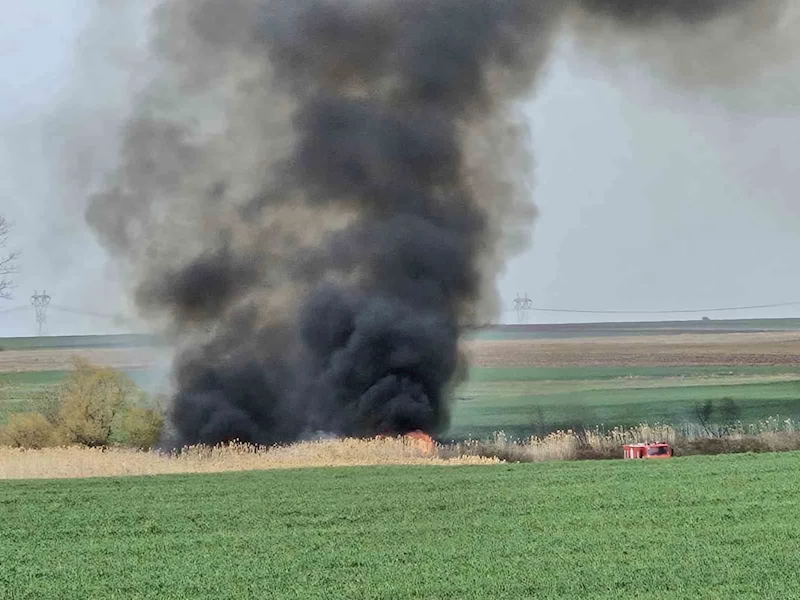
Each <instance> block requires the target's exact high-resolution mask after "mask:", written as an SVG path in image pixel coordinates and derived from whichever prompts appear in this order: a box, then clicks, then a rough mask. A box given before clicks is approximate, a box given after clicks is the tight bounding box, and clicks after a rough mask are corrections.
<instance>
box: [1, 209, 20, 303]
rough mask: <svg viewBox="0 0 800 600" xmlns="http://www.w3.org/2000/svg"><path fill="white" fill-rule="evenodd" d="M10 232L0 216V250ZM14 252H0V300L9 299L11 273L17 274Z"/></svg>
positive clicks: (6, 223)
mask: <svg viewBox="0 0 800 600" xmlns="http://www.w3.org/2000/svg"><path fill="white" fill-rule="evenodd" d="M10 231H11V223H9V222H8V221H7V220H6V218H5V217H4V216H3V215H0V250H2V249H3V248H5V247H6V243H7V241H8V234H9V232H10ZM18 256H19V255H18V253H16V252H0V298H3V299H5V300H8V299H9V298H11V279H10V278H9V277H10V276H11V274H12V273H16V272H17V257H18Z"/></svg>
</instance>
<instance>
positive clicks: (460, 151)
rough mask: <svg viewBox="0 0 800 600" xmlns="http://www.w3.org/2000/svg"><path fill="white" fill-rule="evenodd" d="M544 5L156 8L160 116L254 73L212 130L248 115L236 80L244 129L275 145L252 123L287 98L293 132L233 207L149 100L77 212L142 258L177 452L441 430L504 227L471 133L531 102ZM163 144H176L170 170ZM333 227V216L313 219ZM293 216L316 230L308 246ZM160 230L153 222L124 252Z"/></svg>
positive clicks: (182, 131) (314, 0)
mask: <svg viewBox="0 0 800 600" xmlns="http://www.w3.org/2000/svg"><path fill="white" fill-rule="evenodd" d="M557 5H558V3H557V2H553V1H551V0H534V1H531V0H467V1H465V0H434V1H430V0H425V1H422V0H393V1H389V2H372V1H362V0H351V1H348V2H340V1H330V0H292V1H289V0H273V1H269V2H264V1H248V0H236V1H234V2H223V1H222V0H195V1H193V2H184V1H183V0H169V1H166V2H163V3H161V5H160V7H159V9H158V10H157V12H156V13H155V19H156V23H157V35H156V48H157V49H158V51H159V52H160V53H161V54H162V55H163V57H165V63H166V64H167V65H168V68H167V70H168V71H172V72H174V73H176V74H179V75H180V77H181V81H180V82H179V83H173V82H169V81H168V82H166V84H165V83H163V82H162V84H161V87H162V88H166V89H167V90H168V91H169V90H170V88H174V89H172V90H171V91H170V93H171V94H173V102H172V103H173V104H177V109H173V112H175V113H178V114H180V113H182V112H183V111H184V108H183V107H182V106H181V104H183V103H185V104H192V103H194V104H197V105H202V102H198V101H197V100H195V99H194V98H193V96H192V94H194V95H195V96H197V94H196V90H201V91H202V94H205V96H210V95H212V94H213V92H214V88H215V86H219V87H221V88H223V89H225V86H227V85H228V83H227V80H226V78H227V77H230V76H231V74H230V73H226V72H225V69H227V68H230V65H231V64H233V65H236V64H239V65H244V66H245V67H246V68H247V69H250V70H251V71H252V72H253V73H255V74H256V75H254V76H251V77H250V79H248V80H247V86H243V85H239V86H237V87H235V88H231V87H230V86H228V88H227V89H225V93H228V92H229V91H230V90H231V89H232V90H233V91H230V94H231V96H232V97H234V98H235V99H236V102H234V103H233V105H232V106H231V107H229V108H228V110H229V111H230V112H229V114H226V115H225V116H224V119H225V120H226V121H225V123H224V126H223V132H224V133H223V137H225V136H227V137H228V138H233V137H234V133H233V132H234V129H235V127H236V125H235V121H236V120H237V119H240V120H241V116H240V115H238V114H236V108H237V107H238V106H241V105H242V104H246V105H247V106H248V108H249V107H251V106H252V104H253V103H252V102H251V101H249V100H248V101H246V102H245V101H244V100H242V98H246V97H247V94H248V91H247V89H250V90H255V91H253V92H252V94H253V96H254V97H257V96H259V95H261V96H262V97H263V98H264V99H265V100H266V101H267V102H266V104H265V105H263V106H260V107H258V110H256V111H254V112H253V117H252V118H251V123H250V124H249V126H250V129H251V130H252V131H256V132H257V131H258V128H259V127H261V126H263V130H262V131H261V136H262V137H263V138H264V139H266V140H268V139H269V138H270V136H272V135H274V127H272V126H271V125H269V124H267V125H264V124H262V123H261V122H260V115H259V111H260V112H261V113H263V114H269V112H270V111H273V110H276V106H278V105H281V104H282V106H283V107H284V108H285V107H287V106H288V107H290V108H289V109H288V110H286V113H285V119H286V122H287V123H289V124H290V125H291V136H290V139H291V141H290V144H289V149H288V151H286V152H284V153H283V155H282V156H280V158H278V159H276V158H275V157H273V156H268V155H267V154H266V153H265V155H264V156H263V161H262V163H261V164H258V163H257V162H255V161H254V162H253V163H251V165H250V167H249V169H247V170H246V173H245V178H246V179H247V180H248V182H250V183H252V181H259V180H260V182H259V183H258V185H257V186H255V189H253V191H252V192H251V193H250V195H249V197H246V198H243V197H242V196H241V194H240V195H238V196H237V195H236V194H235V193H234V192H233V191H231V190H232V189H235V188H236V186H237V184H238V183H239V182H238V181H237V179H236V176H235V175H234V174H232V173H231V172H225V170H224V169H220V168H219V167H218V166H217V165H216V164H214V162H213V161H211V160H209V158H208V157H209V156H212V157H219V153H218V152H216V149H215V148H213V146H214V144H216V143H218V142H217V141H216V139H218V138H214V137H213V136H212V137H210V138H209V137H204V134H202V133H201V134H199V135H198V131H197V127H195V128H194V129H193V128H192V126H190V125H187V122H186V121H185V120H181V119H170V118H165V117H164V116H163V112H162V113H161V114H159V110H162V108H161V106H162V105H164V104H165V102H164V100H163V98H162V97H158V93H163V90H159V91H158V93H156V94H155V95H156V96H157V98H156V100H157V101H153V100H152V99H150V100H149V102H150V104H151V105H153V106H156V107H157V108H156V109H155V110H153V109H152V107H151V108H150V109H149V110H145V109H142V110H140V112H139V114H137V115H136V118H135V119H132V120H131V123H130V124H129V126H128V128H127V132H126V137H125V139H124V142H123V149H122V150H123V152H122V155H123V161H124V162H123V165H122V168H121V169H120V171H119V173H118V174H117V177H116V180H115V181H114V182H113V185H109V188H108V191H106V192H104V193H101V194H98V195H97V196H96V197H95V198H93V200H92V203H91V205H90V208H89V212H88V216H89V219H90V222H91V223H92V224H93V225H94V226H95V227H96V228H97V229H98V231H100V233H101V236H103V235H104V236H105V238H106V239H107V241H108V244H109V246H111V247H112V248H114V249H115V250H117V251H118V252H121V253H122V254H123V255H126V256H127V257H128V259H129V260H130V261H131V262H133V263H134V264H135V265H137V267H136V270H137V271H138V277H139V280H140V283H139V285H138V287H137V290H136V297H137V301H138V303H139V306H140V307H141V308H142V309H143V310H144V311H145V313H147V314H151V315H155V316H159V315H163V316H166V317H167V318H168V320H169V323H170V329H171V330H172V331H173V332H174V333H175V335H176V336H177V339H178V340H179V341H180V351H179V354H178V356H177V359H176V363H175V383H176V385H177V388H178V389H177V393H176V395H175V398H174V401H173V404H172V409H171V419H170V420H171V425H172V428H173V430H174V431H173V432H172V433H173V438H174V439H173V440H172V443H174V444H177V445H184V444H189V443H196V442H201V443H216V442H221V441H228V440H232V439H240V440H243V441H250V442H257V443H264V444H270V443H275V442H281V441H289V440H293V439H297V438H298V437H302V436H304V435H309V434H313V433H314V432H316V431H324V432H327V433H334V434H338V435H354V436H372V435H375V434H378V433H386V434H393V433H404V432H407V431H411V430H415V429H422V430H425V431H427V432H430V433H435V432H437V431H440V430H441V429H442V428H443V427H445V426H446V424H447V419H448V411H447V389H448V386H449V385H450V384H451V383H452V381H453V379H454V377H456V374H457V373H458V372H459V366H460V362H459V361H460V357H459V352H458V338H459V332H460V330H461V329H462V328H463V327H464V326H466V325H468V324H469V323H470V321H471V320H472V319H473V318H474V317H475V314H476V313H477V305H478V303H479V302H480V300H481V293H482V290H485V289H486V285H485V278H492V277H493V274H489V273H482V272H481V270H480V268H479V267H480V261H481V260H482V259H483V258H485V257H487V256H489V255H491V254H492V253H493V252H494V249H493V244H494V242H495V238H496V237H497V235H498V232H499V231H500V230H501V229H502V227H501V226H499V225H498V223H497V222H496V220H497V217H495V216H492V212H493V211H494V212H495V213H500V212H501V209H502V208H503V207H504V206H505V205H506V204H508V206H509V207H511V205H512V204H513V202H511V201H510V200H509V198H510V194H511V193H512V190H511V189H510V188H508V187H503V186H500V185H498V186H496V187H493V178H494V177H495V171H499V169H498V167H500V166H501V161H502V157H500V156H497V157H490V158H489V159H488V160H486V161H485V162H484V164H480V165H475V164H470V162H469V160H468V157H467V154H468V153H467V146H468V136H469V134H470V131H471V129H472V128H473V126H474V125H482V126H484V127H486V130H487V131H488V132H490V131H491V126H490V125H487V123H488V122H489V121H491V120H492V119H495V120H496V121H497V123H498V124H501V123H502V122H503V114H504V113H505V112H506V111H508V109H509V104H510V103H511V102H512V101H513V99H514V98H515V97H517V96H519V95H520V94H521V93H523V92H525V91H527V90H530V88H531V87H532V84H533V81H534V79H535V76H536V73H537V71H538V64H539V62H540V60H541V58H542V57H543V56H544V54H545V52H544V50H545V49H546V46H547V42H548V37H549V34H550V31H551V29H552V21H553V18H554V17H555V15H556V14H557V10H556V8H555V7H556V6H557ZM220 57H223V58H220ZM231 57H232V58H231ZM219 61H221V62H219ZM259 63H261V65H263V69H262V68H260V67H258V64H259ZM254 65H256V66H255V67H254ZM234 80H235V78H234ZM175 89H177V90H178V91H177V92H175V91H174V90H175ZM209 90H210V92H209ZM242 90H244V91H242ZM202 94H201V96H202ZM175 95H177V98H178V99H177V101H176V100H174V96H175ZM182 95H185V96H186V98H185V99H183V100H182V99H181V97H182ZM237 102H238V103H239V104H237ZM166 104H170V103H169V102H167V103H166ZM166 112H169V111H166ZM173 121H176V122H173ZM226 128H227V131H226ZM142 132H145V133H148V132H149V135H145V136H144V137H143V135H142ZM250 134H251V131H247V132H245V135H250ZM209 139H210V140H211V141H208V140H209ZM162 142H164V143H162ZM251 145H252V144H251ZM512 145H513V144H512ZM242 146H243V148H244V149H246V148H247V144H246V143H243V144H242ZM231 147H232V148H234V157H235V156H236V150H235V147H236V146H235V144H233V145H232V146H231ZM169 148H175V149H180V151H181V152H180V154H178V155H177V157H176V158H175V159H171V160H169V157H170V156H171V155H172V152H170V151H169ZM150 156H161V157H162V160H161V161H158V162H153V160H152V159H150V158H149V157H150ZM222 158H223V160H226V161H230V160H233V161H234V162H235V158H234V159H231V158H229V157H228V156H223V157H222ZM165 159H166V160H165ZM495 161H496V162H495ZM242 162H244V161H242ZM236 168H239V167H238V165H237V166H236ZM218 170H219V171H220V176H219V177H218V178H217V180H214V181H212V180H211V179H210V178H205V179H204V177H203V175H204V173H210V172H216V171H218ZM233 170H235V169H233ZM259 171H260V173H261V174H260V175H258V172H259ZM203 181H205V183H198V182H203ZM176 182H177V183H176ZM186 182H189V183H186ZM250 187H251V188H253V187H254V186H252V185H251V186H250ZM478 188H480V189H481V190H489V191H491V192H492V194H491V196H488V197H487V196H486V195H485V194H484V195H482V196H481V197H478V194H477V193H476V189H478ZM507 212H508V214H507V215H503V216H502V217H501V218H508V219H513V218H514V214H513V211H512V210H511V209H510V208H509V210H508V211H507ZM198 215H199V216H198ZM298 215H300V216H298ZM332 215H333V216H338V217H341V222H340V223H338V224H337V225H336V226H332V227H327V226H326V225H325V224H323V221H325V220H326V219H329V218H331V216H332ZM302 218H307V219H309V222H308V224H307V225H308V227H307V228H308V229H312V230H318V233H317V234H315V235H311V236H310V237H311V239H310V240H309V239H307V238H308V237H309V236H308V235H305V236H304V232H303V224H302V223H299V220H300V219H302ZM159 222H166V223H169V224H168V225H161V226H160V231H159V230H156V231H157V233H156V234H153V235H149V237H148V238H147V239H146V240H145V243H144V244H142V243H140V239H139V238H137V235H140V233H139V232H141V231H146V230H148V229H149V228H150V227H151V226H152V225H153V224H154V223H159ZM187 223H188V224H189V225H187ZM303 237H305V238H306V239H302V240H301V239H300V238H303ZM142 246H144V247H145V248H144V249H142ZM171 247H172V248H173V250H172V252H171V251H170V248H171ZM154 256H155V257H156V258H155V259H154V258H153V257H154ZM286 282H289V283H288V284H287V283H286ZM276 298H282V300H281V301H280V302H279V301H276ZM276 304H278V305H279V308H278V310H276V311H272V310H270V309H269V308H265V307H266V306H270V307H271V306H274V305H276ZM287 307H288V308H287ZM294 307H297V308H298V309H295V308H294Z"/></svg>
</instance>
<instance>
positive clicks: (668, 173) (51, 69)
mask: <svg viewBox="0 0 800 600" xmlns="http://www.w3.org/2000/svg"><path fill="white" fill-rule="evenodd" d="M0 5H2V7H3V15H4V19H3V20H2V22H0V212H2V213H3V214H5V215H6V216H7V217H8V218H9V219H11V220H12V221H13V222H14V223H15V229H14V231H13V235H12V238H11V244H12V246H13V247H14V248H15V249H19V250H20V251H21V252H22V259H21V261H20V267H21V271H20V273H19V275H18V276H17V277H16V283H17V289H16V291H15V298H14V299H13V300H11V301H7V302H6V301H0V336H5V335H27V334H32V333H34V332H35V322H34V318H33V311H32V309H30V308H26V309H20V310H9V309H14V308H16V307H24V306H27V305H28V304H29V300H28V298H29V296H30V295H31V293H32V292H33V291H34V289H38V290H41V289H42V288H47V291H48V293H50V294H51V296H52V297H53V300H52V302H53V305H55V306H58V307H62V308H76V309H80V310H84V311H86V312H90V313H106V314H107V313H115V312H118V311H120V310H123V311H124V310H126V308H125V303H124V300H123V297H124V295H123V294H122V293H121V291H120V286H119V284H118V282H117V281H116V280H115V278H114V274H113V273H114V272H113V269H110V268H109V267H108V266H107V261H106V259H105V257H104V254H103V251H102V250H101V249H100V248H99V246H98V245H97V244H96V243H95V242H94V240H93V238H92V236H91V234H90V233H89V232H88V231H87V230H86V228H85V226H84V225H83V217H82V213H81V211H80V210H79V209H78V208H76V205H75V203H74V202H69V201H63V202H61V201H57V200H58V199H59V198H60V197H61V195H63V194H64V191H63V190H61V189H59V185H58V183H57V181H58V180H57V178H55V177H53V176H52V172H51V167H52V164H53V162H54V161H53V160H52V159H53V153H54V152H69V151H70V149H69V148H64V147H61V146H59V144H58V141H59V140H58V139H57V137H58V136H57V134H54V133H53V130H52V129H47V128H45V127H43V123H44V122H46V121H47V118H46V116H47V115H48V114H52V113H53V111H54V109H55V107H56V105H57V103H58V100H59V98H62V97H63V96H64V95H65V94H66V93H67V89H68V87H69V85H70V82H71V81H72V77H71V72H72V69H73V58H72V57H73V51H72V47H73V43H74V39H75V37H76V35H77V34H78V32H79V31H80V30H81V27H82V25H83V23H84V20H85V19H86V17H87V8H86V6H87V2H86V1H81V0H59V2H47V3H30V4H27V5H26V4H24V3H18V2H13V3H12V2H11V1H10V0H0ZM98 94H102V88H100V89H99V90H98ZM528 113H529V115H530V119H531V124H532V128H533V133H534V144H535V156H536V180H535V187H534V200H535V202H536V204H537V205H538V207H539V209H540V217H539V219H538V221H537V223H536V226H535V227H534V230H533V232H532V244H531V246H530V249H529V250H528V251H526V252H525V253H524V254H522V255H520V256H518V257H517V258H515V259H514V260H513V261H511V262H510V263H509V265H508V269H507V272H506V273H505V274H504V275H503V276H502V277H501V279H500V282H499V287H500V291H501V294H502V296H503V298H504V299H505V301H506V304H507V306H508V307H510V305H511V302H512V300H513V298H514V296H515V295H516V294H517V293H520V294H523V293H527V294H528V295H529V297H530V298H532V300H533V303H534V304H535V305H536V306H541V307H552V308H574V309H598V310H622V311H625V310H669V309H689V308H703V307H727V306H742V305H755V304H768V303H778V302H791V301H799V302H800V278H798V276H797V274H798V268H797V266H796V263H797V257H799V256H800V199H798V197H797V195H798V182H799V181H800V172H798V169H797V167H796V164H795V163H796V160H797V158H796V157H797V140H798V139H800V69H797V70H794V71H793V70H792V69H790V68H789V69H785V70H783V71H779V72H775V73H773V74H771V75H765V76H764V77H762V78H760V79H759V81H757V82H755V83H753V84H751V85H749V86H746V87H743V88H741V89H738V90H733V91H731V90H725V91H718V92H708V91H706V92H704V93H703V94H700V93H699V92H697V91H692V92H687V91H685V90H680V89H678V88H675V87H670V86H668V85H666V84H661V83H659V82H658V81H657V80H656V79H655V78H654V77H652V76H649V75H648V74H647V69H645V68H644V67H641V68H639V69H638V70H637V69H633V68H624V69H622V68H620V69H609V68H606V66H603V65H601V64H596V63H594V62H591V61H589V60H587V59H586V57H585V56H584V55H582V54H581V53H580V52H578V51H572V50H569V49H568V48H562V50H561V51H559V52H558V53H556V54H555V55H554V58H553V60H552V61H551V64H550V65H549V67H548V69H547V73H546V76H545V77H544V78H543V80H542V85H541V89H540V90H539V93H538V95H537V97H536V98H535V99H534V100H533V101H532V102H531V103H530V106H529V107H528ZM691 316H696V317H698V318H699V316H700V315H689V316H686V317H684V318H688V317H691ZM710 316H712V317H718V318H722V317H723V316H725V317H727V318H733V317H778V316H800V305H798V306H794V307H788V308H783V309H761V310H750V311H741V312H736V313H726V314H724V315H723V314H719V315H714V314H710ZM514 318H515V316H514V314H513V313H512V312H507V313H506V314H505V315H504V319H505V320H509V321H511V322H513V320H514ZM643 318H645V317H642V316H637V315H633V314H627V315H614V316H602V315H574V314H557V313H552V314H551V313H532V314H531V315H530V317H529V320H530V322H556V321H577V320H630V319H636V320H640V319H643ZM650 318H659V317H658V316H652V317H650ZM673 318H675V317H673ZM119 327H120V325H119V324H116V325H115V323H114V322H113V321H111V320H109V319H103V318H96V317H88V316H86V317H81V316H77V315H75V314H72V313H68V312H63V311H56V310H53V311H51V312H50V319H49V331H50V332H51V333H53V334H67V333H81V332H93V331H98V332H100V331H114V330H118V328H119ZM121 327H122V329H126V327H125V326H121Z"/></svg>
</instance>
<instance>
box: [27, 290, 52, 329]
mask: <svg viewBox="0 0 800 600" xmlns="http://www.w3.org/2000/svg"><path fill="white" fill-rule="evenodd" d="M31 304H32V305H33V309H34V310H35V311H36V325H37V327H38V330H39V335H44V333H45V331H46V330H47V307H48V306H50V296H48V295H47V292H46V291H44V290H42V293H41V294H40V293H39V292H38V291H35V292H33V296H31Z"/></svg>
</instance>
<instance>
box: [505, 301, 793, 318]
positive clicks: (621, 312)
mask: <svg viewBox="0 0 800 600" xmlns="http://www.w3.org/2000/svg"><path fill="white" fill-rule="evenodd" d="M786 306H800V300H798V301H795V302H778V303H775V304H754V305H751V306H725V307H720V308H686V309H675V310H582V309H573V308H542V307H535V306H526V307H525V308H524V310H529V311H534V312H554V313H573V314H575V313H577V314H587V315H670V314H689V313H714V312H731V311H737V310H755V309H761V308H780V307H786ZM514 310H518V309H517V308H509V309H506V311H505V312H511V311H514Z"/></svg>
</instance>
